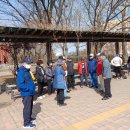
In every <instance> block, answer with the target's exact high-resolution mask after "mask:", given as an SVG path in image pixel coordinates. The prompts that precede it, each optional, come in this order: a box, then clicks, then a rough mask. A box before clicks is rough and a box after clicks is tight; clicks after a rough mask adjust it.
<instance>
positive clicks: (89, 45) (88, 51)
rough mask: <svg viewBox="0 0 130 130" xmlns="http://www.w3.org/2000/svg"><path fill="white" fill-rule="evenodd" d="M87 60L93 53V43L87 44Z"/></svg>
mask: <svg viewBox="0 0 130 130" xmlns="http://www.w3.org/2000/svg"><path fill="white" fill-rule="evenodd" d="M86 44H87V58H89V55H90V53H91V43H90V42H87V43H86Z"/></svg>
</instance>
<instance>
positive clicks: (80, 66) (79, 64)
mask: <svg viewBox="0 0 130 130" xmlns="http://www.w3.org/2000/svg"><path fill="white" fill-rule="evenodd" d="M84 67H85V72H86V74H87V75H88V64H87V62H84ZM82 73H83V72H82V62H79V63H78V74H79V75H82Z"/></svg>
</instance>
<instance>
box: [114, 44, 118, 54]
mask: <svg viewBox="0 0 130 130" xmlns="http://www.w3.org/2000/svg"><path fill="white" fill-rule="evenodd" d="M115 51H116V54H119V42H116V43H115Z"/></svg>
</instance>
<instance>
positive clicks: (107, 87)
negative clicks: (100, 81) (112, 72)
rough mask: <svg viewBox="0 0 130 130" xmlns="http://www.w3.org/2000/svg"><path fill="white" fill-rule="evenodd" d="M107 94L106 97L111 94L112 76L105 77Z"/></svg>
mask: <svg viewBox="0 0 130 130" xmlns="http://www.w3.org/2000/svg"><path fill="white" fill-rule="evenodd" d="M104 87H105V95H104V97H110V96H111V78H108V79H104Z"/></svg>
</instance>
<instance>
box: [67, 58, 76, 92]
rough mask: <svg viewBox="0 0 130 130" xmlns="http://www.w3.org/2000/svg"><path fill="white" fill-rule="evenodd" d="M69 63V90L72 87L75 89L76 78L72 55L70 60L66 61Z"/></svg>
mask: <svg viewBox="0 0 130 130" xmlns="http://www.w3.org/2000/svg"><path fill="white" fill-rule="evenodd" d="M66 64H67V72H68V73H67V84H68V85H67V86H68V92H70V91H71V89H73V90H75V86H74V84H75V79H74V63H73V61H72V58H71V57H68V60H67V62H66Z"/></svg>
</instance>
